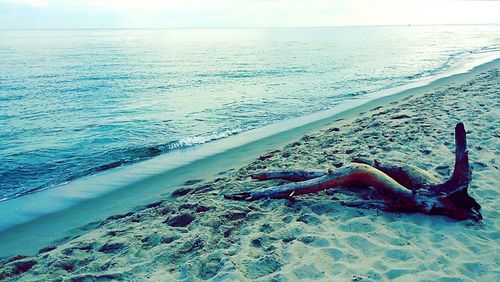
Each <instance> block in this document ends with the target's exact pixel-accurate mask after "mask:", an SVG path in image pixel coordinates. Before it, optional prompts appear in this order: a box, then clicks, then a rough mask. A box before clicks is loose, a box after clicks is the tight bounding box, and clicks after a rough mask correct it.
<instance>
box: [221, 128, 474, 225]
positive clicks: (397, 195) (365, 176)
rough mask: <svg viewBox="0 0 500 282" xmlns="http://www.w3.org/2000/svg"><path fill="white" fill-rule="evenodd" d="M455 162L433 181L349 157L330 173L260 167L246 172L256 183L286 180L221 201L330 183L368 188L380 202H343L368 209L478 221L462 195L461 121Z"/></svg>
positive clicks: (410, 170)
mask: <svg viewBox="0 0 500 282" xmlns="http://www.w3.org/2000/svg"><path fill="white" fill-rule="evenodd" d="M455 146H456V148H455V166H454V169H453V173H452V175H451V176H450V178H449V179H448V180H447V181H445V182H443V183H439V179H437V178H436V177H435V176H433V175H431V174H429V173H427V172H426V171H423V170H421V169H419V168H416V167H411V166H401V165H395V164H391V163H382V162H379V161H370V160H362V159H361V160H360V159H357V160H353V163H351V164H350V165H347V166H344V167H342V168H340V169H337V170H335V171H328V172H321V171H266V172H262V173H258V174H255V175H252V178H253V179H255V180H258V181H264V180H271V179H284V180H287V181H290V183H288V184H284V185H280V186H276V187H271V188H266V189H261V190H256V191H250V192H243V193H236V194H230V195H225V198H226V199H232V200H246V201H253V200H258V199H265V198H272V199H281V198H292V197H294V196H298V195H302V194H309V193H315V192H319V191H322V190H325V189H329V188H333V187H338V186H341V187H353V186H356V187H366V188H369V187H372V188H374V189H375V190H376V191H377V192H378V194H379V195H380V198H381V200H369V201H368V200H360V201H355V202H348V203H344V204H345V205H347V206H356V207H374V208H379V209H382V210H386V211H400V212H422V213H425V214H430V215H433V214H439V215H447V216H449V217H452V218H455V219H458V220H465V219H473V220H475V221H479V220H481V219H482V218H483V217H482V215H481V213H480V211H479V210H480V209H481V206H480V205H479V204H478V203H477V202H476V201H475V200H474V199H473V198H472V197H471V196H469V194H468V193H467V189H468V187H469V184H470V181H471V176H472V175H471V172H472V170H471V167H470V165H469V157H468V152H467V139H466V133H465V128H464V125H463V124H462V123H458V124H457V126H456V127H455Z"/></svg>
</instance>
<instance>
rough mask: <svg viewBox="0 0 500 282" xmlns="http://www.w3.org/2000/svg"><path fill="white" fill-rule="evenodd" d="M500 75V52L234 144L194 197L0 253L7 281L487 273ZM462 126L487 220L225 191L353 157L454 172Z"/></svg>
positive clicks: (329, 196) (338, 194) (193, 190)
mask: <svg viewBox="0 0 500 282" xmlns="http://www.w3.org/2000/svg"><path fill="white" fill-rule="evenodd" d="M499 69H500V60H498V59H497V60H495V61H494V62H491V63H489V64H486V65H482V66H481V67H478V68H475V69H474V70H473V71H471V72H468V73H466V74H462V75H457V76H454V77H452V78H448V79H444V80H442V81H441V83H440V84H438V85H436V84H434V85H429V86H426V87H423V88H417V89H415V90H413V91H408V92H406V93H403V94H400V95H398V96H397V97H393V96H389V97H386V98H385V99H380V100H378V101H377V103H379V104H377V103H371V104H370V105H369V107H367V106H364V107H361V108H356V109H353V110H351V111H349V112H348V113H344V115H342V117H339V116H336V117H335V118H333V117H332V122H330V123H325V122H323V123H318V124H317V127H318V128H320V129H319V130H314V131H308V133H307V135H304V134H302V135H301V136H299V138H295V139H294V140H293V142H285V140H283V139H286V140H288V139H287V138H293V137H292V136H291V135H293V134H292V133H297V132H296V131H294V132H292V133H290V132H288V133H287V134H288V135H287V134H285V133H286V132H284V133H280V134H278V136H277V137H274V139H273V138H269V139H272V140H270V141H269V146H274V147H273V151H271V152H269V151H266V152H265V153H266V154H265V155H261V157H258V156H259V155H254V154H253V153H254V152H255V151H252V150H251V149H252V146H254V145H255V144H253V145H252V144H250V145H247V147H246V150H242V149H240V150H236V151H237V152H233V154H235V155H238V154H240V155H241V156H242V157H244V158H245V160H240V161H241V162H243V165H242V166H241V167H240V166H239V164H238V163H236V162H234V161H231V160H227V162H228V165H232V168H233V169H232V170H230V171H226V172H223V173H221V174H219V175H218V176H217V178H209V177H205V175H203V176H200V177H199V178H191V179H190V180H191V181H190V182H189V183H185V184H184V185H179V187H182V188H184V190H183V191H184V192H189V193H187V194H185V195H184V196H179V197H178V198H176V199H175V200H172V198H168V197H164V198H163V199H162V200H161V201H157V202H153V203H151V202H150V203H149V204H148V205H147V206H146V207H142V208H137V209H135V210H130V209H129V210H128V211H127V212H128V213H125V214H121V215H114V216H112V217H109V218H107V219H106V220H104V221H98V222H94V223H92V224H88V225H86V226H82V227H81V228H80V230H79V231H80V232H79V234H78V237H76V238H74V239H67V240H62V241H59V242H55V243H52V244H51V245H45V246H43V247H45V248H44V249H42V250H40V253H39V254H38V255H36V256H33V257H17V258H13V259H11V260H10V262H5V261H4V262H3V263H2V264H3V265H0V277H1V276H2V275H4V277H6V278H7V279H9V278H12V279H21V278H23V279H26V280H30V279H31V280H35V279H42V280H44V279H47V280H51V279H53V278H55V277H58V278H61V279H76V280H86V279H87V280H92V279H111V280H112V279H116V280H139V279H140V280H151V281H157V280H159V279H167V280H170V281H174V280H183V281H191V280H199V279H202V280H207V279H214V280H217V281H221V280H231V281H234V280H243V281H250V280H255V279H263V280H274V281H294V280H304V279H310V280H324V281H331V280H332V279H335V280H339V281H350V280H367V281H384V280H396V281H407V280H409V279H411V280H425V281H428V280H433V281H437V280H439V281H450V280H460V281H477V280H479V281H492V280H494V279H495V277H496V275H497V271H496V268H497V267H496V264H495V261H496V259H497V258H498V246H497V245H496V241H497V234H498V232H499V231H498V227H499V226H500V225H499V220H500V217H498V215H499V212H498V210H497V208H496V207H497V206H498V201H499V200H498V199H499V197H498V191H496V190H497V189H496V187H497V186H498V176H497V175H498V171H499V168H498V164H497V163H496V160H495V159H496V157H495V154H496V153H497V151H498V148H497V145H496V142H497V139H498V137H499V136H500V135H499V134H498V128H499V127H498V126H500V125H499V124H498V112H497V109H496V106H497V105H498V95H497V94H498V91H499V87H500V85H499V84H498V82H499V80H498V78H499V75H500V73H499ZM413 94H415V95H413ZM340 118H342V120H338V119H340ZM336 120H337V121H336ZM458 121H462V122H464V123H465V126H466V129H467V134H468V141H469V153H470V160H471V165H472V168H473V170H474V171H473V175H472V176H473V181H472V183H471V186H470V191H469V192H470V193H471V194H472V195H473V196H474V198H476V199H477V200H478V202H479V203H480V204H481V205H482V213H483V215H484V220H483V221H482V222H481V223H473V222H470V221H456V220H452V219H450V218H447V217H443V216H429V215H424V214H419V213H415V214H407V213H388V212H381V211H378V210H374V209H358V208H349V207H346V206H343V205H342V204H341V203H340V202H341V201H349V200H355V199H359V198H360V197H363V196H367V197H370V198H371V197H372V196H376V195H372V194H370V192H369V190H368V191H367V193H368V195H363V194H361V193H360V192H359V191H357V192H356V191H348V190H345V189H341V188H338V189H337V188H333V189H331V190H329V191H324V192H322V193H317V194H311V195H303V196H300V198H297V199H296V200H297V201H289V200H262V201H255V202H239V201H229V200H224V199H223V198H222V195H224V194H227V193H231V192H239V191H245V190H249V189H258V188H262V187H269V186H274V185H277V184H279V183H280V182H279V181H271V182H255V181H251V179H250V178H249V175H250V174H252V173H255V172H260V171H262V170H267V169H281V168H301V169H325V170H326V169H330V168H332V169H335V167H340V166H342V165H343V164H345V163H347V162H349V160H351V159H352V158H353V157H365V158H367V157H368V158H375V159H382V160H388V161H400V162H405V163H407V164H410V165H416V166H418V167H420V168H421V169H424V170H426V171H429V172H430V173H432V174H435V175H436V176H437V177H439V178H441V179H446V177H447V176H448V175H449V174H450V170H451V167H452V166H453V150H454V144H453V127H454V124H456V122H458ZM309 129H310V128H309ZM303 130H305V129H303ZM294 136H295V135H294ZM281 137H283V138H282V139H280V138H281ZM272 141H274V142H272ZM262 142H263V141H262V140H260V141H257V142H256V143H258V144H257V145H260V144H262ZM280 142H285V145H283V146H281V143H280ZM264 145H265V144H264ZM266 146H267V145H266ZM227 156H228V153H224V154H223V157H227ZM246 159H250V161H247V160H246ZM214 164H215V163H214V162H208V163H207V164H206V166H207V167H210V166H214ZM201 167H202V165H201V164H198V166H197V168H201ZM181 177H182V176H181ZM197 179H198V180H197ZM179 187H177V188H179ZM181 191H182V190H181ZM181 194H182V193H181ZM89 208H90V206H89ZM83 215H84V214H83ZM32 234H36V235H37V236H39V233H38V232H37V233H32ZM33 237H36V236H33ZM17 272H21V275H22V276H18V274H16V273H17ZM440 279H441V280H440Z"/></svg>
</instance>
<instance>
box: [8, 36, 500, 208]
mask: <svg viewBox="0 0 500 282" xmlns="http://www.w3.org/2000/svg"><path fill="white" fill-rule="evenodd" d="M499 49H500V26H439V27H432V26H428V27H410V26H408V27H358V28H308V29H251V30H250V29H248V30H245V29H233V30H40V31H8V30H4V31H0V199H1V200H5V199H9V198H13V197H16V196H20V195H23V194H27V193H32V192H35V191H39V190H43V189H47V188H50V187H53V186H57V185H61V184H63V183H66V182H69V181H72V180H74V179H77V178H80V177H84V176H87V175H91V174H95V173H98V172H100V171H105V170H108V169H111V168H114V167H117V166H122V165H127V164H130V163H132V162H137V161H140V160H144V159H147V158H151V157H154V156H157V155H159V154H163V153H167V152H168V151H171V150H176V149H181V148H183V147H186V146H193V145H195V144H200V143H205V142H209V141H211V140H215V139H219V138H223V137H226V136H229V135H232V134H236V133H238V132H242V131H246V130H249V129H252V128H257V127H262V126H264V125H266V124H270V123H273V122H276V121H280V120H285V119H289V118H292V117H297V116H302V115H307V114H310V113H313V112H316V111H320V110H325V109H328V108H331V107H332V106H334V105H336V104H338V103H340V102H345V101H348V100H352V99H356V98H359V97H362V96H363V95H366V94H369V93H371V92H374V91H377V90H382V89H385V88H390V87H395V86H398V85H403V84H406V83H408V82H411V81H414V80H416V79H419V78H422V77H425V76H432V75H434V74H436V73H439V72H443V71H445V70H446V69H447V68H449V67H450V66H451V65H453V64H455V63H457V62H460V60H461V59H464V58H465V57H467V56H470V55H471V54H476V53H484V52H491V51H494V50H496V51H498V50H499Z"/></svg>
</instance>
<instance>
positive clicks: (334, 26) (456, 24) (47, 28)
mask: <svg viewBox="0 0 500 282" xmlns="http://www.w3.org/2000/svg"><path fill="white" fill-rule="evenodd" d="M480 25H483V26H486V25H500V23H464V24H459V23H449V24H373V25H324V26H261V27H258V26H256V27H250V26H249V27H244V26H241V27H238V26H232V27H231V26H220V27H218V26H214V27H60V28H59V27H42V28H37V27H27V28H0V31H16V30H174V29H180V30H197V29H295V28H340V27H411V26H480Z"/></svg>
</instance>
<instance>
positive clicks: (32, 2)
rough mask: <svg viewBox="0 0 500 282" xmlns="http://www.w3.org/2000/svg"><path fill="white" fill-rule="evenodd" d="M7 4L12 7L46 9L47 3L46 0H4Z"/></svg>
mask: <svg viewBox="0 0 500 282" xmlns="http://www.w3.org/2000/svg"><path fill="white" fill-rule="evenodd" d="M4 1H5V2H7V3H10V4H14V5H24V6H31V7H39V8H41V7H48V6H49V2H48V1H47V0H4Z"/></svg>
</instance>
